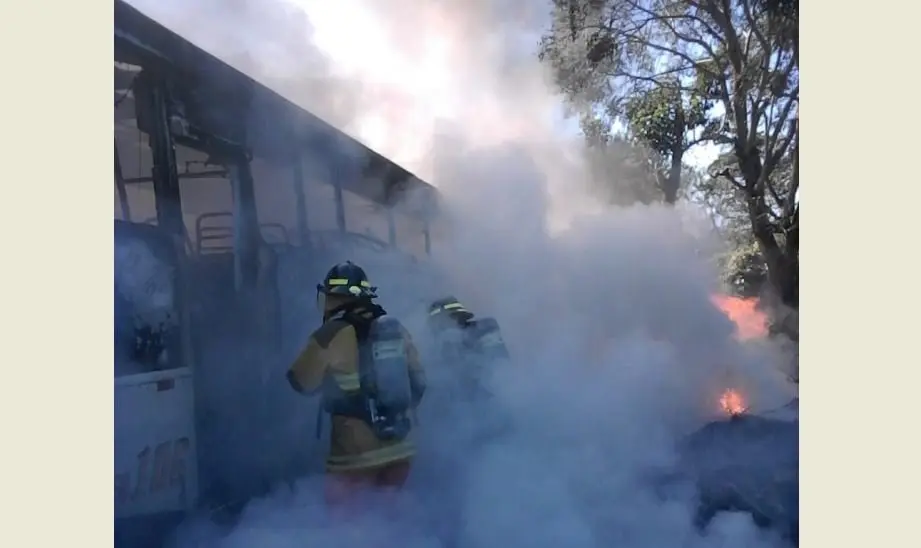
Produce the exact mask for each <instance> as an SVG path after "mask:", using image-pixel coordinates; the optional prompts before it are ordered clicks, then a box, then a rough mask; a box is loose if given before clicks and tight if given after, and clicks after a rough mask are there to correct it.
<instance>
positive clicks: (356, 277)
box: [317, 261, 377, 299]
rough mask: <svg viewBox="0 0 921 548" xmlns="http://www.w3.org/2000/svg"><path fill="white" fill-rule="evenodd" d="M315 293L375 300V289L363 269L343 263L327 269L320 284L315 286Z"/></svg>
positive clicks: (351, 263) (349, 262)
mask: <svg viewBox="0 0 921 548" xmlns="http://www.w3.org/2000/svg"><path fill="white" fill-rule="evenodd" d="M317 291H319V292H320V293H323V294H325V295H344V296H352V297H357V298H360V297H365V298H370V299H373V298H376V297H377V294H376V291H377V288H376V287H373V286H372V285H371V282H369V281H368V275H367V274H365V271H364V269H363V268H361V267H360V266H358V265H357V264H355V263H353V262H352V261H345V262H344V263H339V264H337V265H335V266H333V267H332V268H330V269H329V272H327V273H326V277H325V278H323V283H322V284H317Z"/></svg>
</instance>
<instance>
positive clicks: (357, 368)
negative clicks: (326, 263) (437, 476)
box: [288, 261, 426, 508]
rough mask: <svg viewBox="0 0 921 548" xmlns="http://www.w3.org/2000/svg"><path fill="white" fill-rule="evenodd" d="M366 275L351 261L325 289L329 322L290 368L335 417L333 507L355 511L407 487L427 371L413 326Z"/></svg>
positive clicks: (295, 383) (321, 289)
mask: <svg viewBox="0 0 921 548" xmlns="http://www.w3.org/2000/svg"><path fill="white" fill-rule="evenodd" d="M375 291H376V288H375V287H372V286H371V284H370V282H369V281H368V277H367V275H366V274H365V272H364V270H363V269H361V268H360V267H359V266H358V265H355V264H354V263H352V262H350V261H347V262H345V263H340V264H337V265H336V266H334V267H333V268H332V269H330V271H329V273H327V275H326V278H325V279H324V280H323V283H322V284H320V285H318V286H317V297H318V300H319V301H320V308H321V310H322V311H323V325H322V326H320V327H319V328H318V329H317V330H316V331H314V332H313V334H312V335H311V336H310V339H309V341H308V343H307V345H306V347H305V348H304V350H303V351H302V352H301V353H300V355H299V356H298V357H297V359H296V360H295V361H294V364H293V365H292V366H291V369H290V370H289V371H288V381H289V382H290V383H291V386H292V387H293V388H294V389H295V390H296V391H298V392H300V393H303V394H311V393H320V395H321V397H322V402H323V403H322V405H323V410H324V411H325V412H326V413H329V414H330V415H331V423H332V431H331V434H330V450H329V455H328V457H327V459H326V470H327V478H328V481H327V484H326V499H327V503H328V504H329V505H330V506H332V507H333V508H342V506H343V505H345V506H349V505H351V503H353V502H358V501H357V500H356V499H359V498H360V497H361V493H362V492H364V491H366V490H367V489H381V488H383V489H400V488H401V487H402V486H403V484H404V483H405V481H406V479H407V476H408V475H409V469H410V464H411V462H412V459H413V456H414V454H415V447H414V446H413V444H412V442H411V441H410V440H409V439H408V435H409V433H410V431H411V430H412V428H413V418H414V411H415V408H416V407H417V406H418V404H419V402H420V400H421V399H422V395H423V393H424V392H425V385H426V383H425V374H424V371H423V369H422V366H421V363H420V361H419V356H418V352H417V350H416V347H415V345H414V344H413V342H412V339H411V338H410V336H409V334H408V332H407V331H406V329H405V328H404V327H403V326H402V325H401V324H400V322H399V321H397V320H396V319H395V318H393V317H390V316H387V315H386V311H385V310H384V309H383V308H382V307H381V306H379V305H378V304H376V303H374V302H373V299H375V298H377V295H376V294H375Z"/></svg>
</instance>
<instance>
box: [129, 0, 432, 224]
mask: <svg viewBox="0 0 921 548" xmlns="http://www.w3.org/2000/svg"><path fill="white" fill-rule="evenodd" d="M115 44H116V56H117V57H121V58H119V59H118V60H119V61H124V62H128V63H133V64H137V65H142V66H144V67H145V68H151V67H156V68H155V70H157V71H160V72H163V73H165V74H169V75H170V76H172V77H173V81H174V82H176V83H177V84H178V86H177V87H179V88H181V89H180V92H181V93H182V92H184V93H183V105H184V107H185V110H186V112H185V113H184V114H185V115H186V117H189V118H191V119H193V120H194V121H195V122H197V123H198V124H199V125H201V126H204V127H206V128H207V129H208V131H209V133H214V134H215V135H216V136H218V137H219V138H221V139H222V140H225V141H229V142H233V143H237V144H242V145H244V146H246V147H247V148H248V149H249V150H251V151H252V152H253V153H254V154H256V155H257V156H261V157H264V158H269V159H274V160H278V161H290V160H292V159H294V158H298V157H302V155H304V154H306V153H307V152H312V159H313V160H315V161H321V162H323V163H324V164H325V165H324V166H323V167H325V168H326V170H327V171H328V172H329V173H331V174H335V176H337V177H338V179H339V181H340V183H341V185H342V188H343V189H346V190H349V191H351V192H354V193H356V194H359V195H361V196H363V197H365V198H367V199H369V200H372V201H373V202H376V203H380V204H387V205H390V204H394V203H396V202H398V201H399V200H400V199H401V198H405V197H407V196H408V195H409V197H411V198H412V199H411V200H409V201H408V202H409V203H406V204H405V206H406V209H407V213H410V214H414V215H425V214H431V213H432V212H433V211H434V210H435V208H436V207H437V198H438V192H437V190H435V188H434V187H432V186H431V185H429V184H428V183H426V182H424V181H422V180H421V179H420V178H418V177H416V176H415V175H414V174H412V173H411V172H409V171H408V170H406V169H405V168H403V167H401V166H399V165H397V164H396V163H394V162H393V161H391V160H390V159H388V158H387V157H385V156H384V155H382V154H380V153H378V152H376V151H374V150H372V149H370V148H369V147H367V146H365V145H364V144H363V143H361V142H359V141H358V140H356V139H354V138H352V137H350V136H349V135H346V134H345V133H343V132H342V131H340V130H339V129H337V128H335V127H333V126H332V125H330V124H329V123H327V122H325V121H323V120H321V119H320V118H318V117H317V116H315V115H313V114H311V113H310V112H308V111H307V110H305V109H303V108H301V107H299V106H298V105H296V104H294V103H292V102H291V101H289V100H287V99H285V98H284V97H282V96H281V95H279V94H278V93H276V92H275V91H273V90H271V89H269V88H268V87H266V86H265V85H263V84H261V83H259V82H257V81H256V80H254V79H252V78H250V77H249V76H247V75H246V74H244V73H242V72H240V71H238V70H237V69H235V68H233V67H231V66H230V65H228V64H226V63H224V62H223V61H221V60H220V59H218V58H217V57H215V56H213V55H211V54H210V53H208V52H206V51H205V50H203V49H201V48H199V47H198V46H196V45H194V44H192V43H191V42H189V41H188V40H186V39H185V38H183V37H181V36H179V35H178V34H176V33H174V32H173V31H171V30H169V29H167V28H166V27H164V26H163V25H161V24H160V23H157V22H156V21H154V20H153V19H151V18H150V17H148V16H146V15H144V14H143V13H141V12H140V11H139V10H138V9H136V8H134V7H132V6H130V5H129V4H127V3H126V2H124V1H123V0H115ZM410 193H411V194H410Z"/></svg>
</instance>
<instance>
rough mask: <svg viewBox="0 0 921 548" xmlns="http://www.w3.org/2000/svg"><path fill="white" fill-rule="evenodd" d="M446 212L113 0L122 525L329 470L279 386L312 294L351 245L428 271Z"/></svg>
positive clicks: (330, 130)
mask: <svg viewBox="0 0 921 548" xmlns="http://www.w3.org/2000/svg"><path fill="white" fill-rule="evenodd" d="M408 195H412V196H413V200H411V202H412V203H408V201H407V200H404V198H405V197H406V196H408ZM435 206H436V193H435V191H434V189H433V188H432V187H431V186H429V185H427V184H426V183H424V182H423V181H421V180H419V179H418V178H417V177H415V176H414V175H412V174H411V173H409V172H408V171H407V170H405V169H403V168H401V167H400V166H398V165H396V164H394V163H393V162H391V161H390V160H388V159H387V158H385V157H383V156H382V155H380V154H378V153H376V152H374V151H372V150H370V149H368V148H367V147H365V146H363V145H362V144H361V143H359V142H358V141H356V140H354V139H352V138H350V137H348V136H347V135H345V134H343V133H342V132H340V131H338V130H337V129H336V128H334V127H332V126H331V125H329V124H327V123H325V122H323V121H322V120H320V119H319V118H317V117H315V116H313V115H311V114H310V113H309V112H307V111H305V110H304V109H302V108H300V107H298V106H297V105H295V104H293V103H291V102H289V101H287V100H286V99H284V98H283V97H281V96H280V95H278V94H276V93H274V92H273V91H272V90H270V89H268V88H267V87H265V86H263V85H261V84H260V83H258V82H256V81H254V80H252V79H251V78H249V77H247V76H246V75H244V74H243V73H241V72H239V71H237V70H235V69H234V68H232V67H230V66H229V65H227V64H225V63H223V62H222V61H220V60H219V59H217V58H216V57H214V56H212V55H211V54H209V53H207V52H205V51H203V50H202V49H200V48H198V47H196V46H195V45H193V44H192V43H190V42H189V41H187V40H185V39H183V38H182V37H180V36H178V35H176V34H175V33H173V32H171V31H170V30H168V29H167V28H165V27H164V26H162V25H160V24H158V23H157V22H155V21H154V20H152V19H151V18H148V17H147V16H145V15H144V14H143V13H141V12H140V11H138V10H137V9H135V8H133V7H131V6H130V5H128V4H126V3H124V2H122V1H120V0H116V2H115V343H114V344H115V402H114V405H115V471H114V473H115V517H116V525H117V529H118V524H124V523H137V522H138V521H139V520H146V519H149V518H151V517H156V516H171V515H176V514H183V513H186V512H188V511H190V510H193V509H200V508H203V507H205V508H206V507H209V506H216V505H226V504H227V503H228V502H233V501H244V500H246V499H248V498H251V497H253V496H257V495H259V494H262V493H265V492H266V491H267V490H268V489H270V488H271V487H272V486H273V485H275V484H277V483H278V482H280V481H285V480H286V479H288V478H293V477H298V476H301V475H304V474H307V473H309V472H310V471H311V466H314V465H315V466H317V469H319V465H320V462H321V461H322V457H321V455H320V454H319V452H318V451H317V447H318V446H319V445H320V444H319V443H318V442H317V441H316V440H315V439H314V437H313V434H314V430H313V428H312V427H313V422H312V420H311V418H310V417H304V416H303V412H302V411H300V410H297V411H295V409H299V408H296V405H297V402H296V401H295V395H293V394H290V393H289V392H290V391H289V390H287V386H286V385H285V383H284V379H283V375H284V371H285V369H286V368H287V366H288V363H287V362H288V360H290V358H291V357H292V353H293V352H296V347H297V345H298V344H300V343H301V342H302V341H303V340H304V336H305V335H306V333H308V332H309V330H310V329H311V328H312V327H313V326H311V325H310V322H311V321H314V322H317V321H318V319H317V318H316V316H317V313H316V310H315V309H314V308H313V307H312V304H313V303H312V302H311V299H312V298H313V295H312V291H313V287H314V284H315V283H316V281H317V279H318V278H320V277H321V276H322V274H323V272H324V271H325V269H326V268H328V266H329V264H331V262H335V261H337V260H341V257H342V256H343V253H345V252H344V251H343V250H344V249H346V250H347V249H357V248H362V249H365V250H372V251H374V252H379V253H389V254H397V255H399V256H400V257H403V258H405V260H406V261H407V263H408V264H412V263H414V262H419V261H420V260H421V261H423V262H424V258H425V256H426V255H427V254H428V253H429V251H430V249H431V245H432V243H431V239H430V236H429V229H428V226H429V224H428V223H429V221H430V219H431V214H432V212H433V211H434V210H435ZM314 453H316V454H314ZM123 529H124V528H123Z"/></svg>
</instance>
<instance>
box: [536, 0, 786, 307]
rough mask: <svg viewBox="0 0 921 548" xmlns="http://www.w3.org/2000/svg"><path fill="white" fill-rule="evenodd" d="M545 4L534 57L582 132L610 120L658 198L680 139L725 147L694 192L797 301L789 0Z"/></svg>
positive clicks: (667, 193)
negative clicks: (651, 156) (647, 166)
mask: <svg viewBox="0 0 921 548" xmlns="http://www.w3.org/2000/svg"><path fill="white" fill-rule="evenodd" d="M553 4H554V10H553V18H552V21H551V25H550V27H549V29H548V30H547V32H546V33H545V35H544V36H543V37H542V40H541V44H540V56H541V58H542V59H543V60H544V61H545V62H546V63H548V64H549V65H550V67H551V68H552V69H553V72H554V75H555V77H556V80H557V82H558V84H559V85H560V88H561V89H562V91H563V92H564V93H565V94H566V96H567V97H568V98H569V100H570V102H571V103H572V105H573V106H574V107H575V108H577V109H578V110H579V111H580V112H582V122H583V129H585V130H586V134H587V135H588V134H589V132H591V135H592V139H594V140H595V141H596V142H598V141H602V142H603V141H604V136H605V132H607V134H608V135H610V134H612V133H617V131H615V129H616V128H617V127H618V123H620V124H621V125H622V127H625V131H624V134H625V136H626V138H627V139H630V140H631V141H632V142H634V143H637V144H644V145H647V146H648V147H649V148H650V149H651V150H652V151H653V152H654V153H655V154H656V155H658V156H659V161H660V164H659V166H658V173H659V174H660V175H658V177H662V176H663V174H664V181H665V182H666V183H667V184H665V185H660V187H661V189H662V191H663V194H664V198H665V200H666V201H668V202H674V200H675V199H677V197H678V196H679V195H680V192H679V188H678V187H679V185H680V181H681V175H682V166H681V163H682V160H683V155H684V153H685V152H686V151H687V150H688V149H689V148H690V147H691V146H694V145H695V144H697V143H702V142H707V143H714V144H720V145H725V146H727V147H728V151H729V152H728V154H726V155H725V156H724V157H722V158H720V160H718V161H717V163H715V164H714V165H713V166H711V169H710V172H709V177H706V178H704V182H703V184H704V186H703V187H701V189H699V190H697V193H698V194H699V195H701V196H705V197H706V199H707V200H713V201H715V207H718V208H721V209H722V211H723V212H724V213H725V214H726V215H728V216H727V217H726V218H725V219H722V220H721V222H723V223H727V224H731V225H734V226H735V227H736V228H739V226H740V225H741V224H745V225H746V227H747V230H746V231H747V232H748V234H749V235H750V239H751V241H753V242H755V244H756V245H757V249H758V253H760V255H761V256H762V257H763V259H764V262H765V264H766V265H767V279H768V280H769V282H770V285H771V286H772V287H773V288H774V289H775V290H776V292H777V294H778V295H779V296H780V299H781V300H782V302H784V303H785V304H787V305H790V306H793V307H796V306H798V299H799V297H798V295H799V293H798V273H799V202H798V199H797V197H796V196H797V190H798V188H799V123H798V120H799V38H798V32H799V3H798V0H554V2H553ZM589 130H590V131H589ZM659 180H660V181H661V180H663V179H659Z"/></svg>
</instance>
